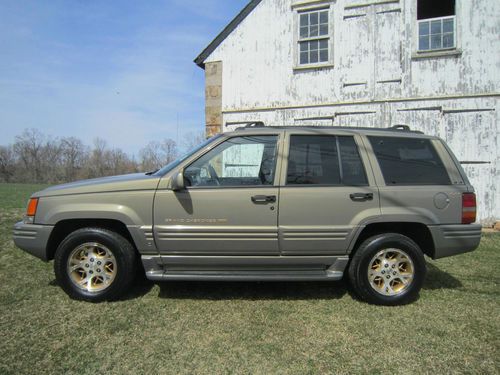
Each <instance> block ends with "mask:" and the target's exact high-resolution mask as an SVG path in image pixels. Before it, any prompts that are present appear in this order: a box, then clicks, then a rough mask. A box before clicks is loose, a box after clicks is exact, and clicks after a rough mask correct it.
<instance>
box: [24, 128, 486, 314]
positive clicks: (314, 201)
mask: <svg viewBox="0 0 500 375" xmlns="http://www.w3.org/2000/svg"><path fill="white" fill-rule="evenodd" d="M475 218H476V201H475V194H474V189H473V187H472V186H471V185H470V183H469V181H468V179H467V176H466V175H465V173H464V171H463V169H462V168H461V166H460V163H459V162H458V161H457V160H456V158H455V157H454V155H453V153H452V152H451V151H450V149H449V148H448V147H447V145H446V144H445V143H444V142H443V141H442V140H441V139H439V138H436V137H431V136H427V135H424V134H422V133H420V132H414V131H411V130H410V129H409V128H407V127H395V128H389V129H364V128H331V127H328V128H325V127H310V128H307V127H265V128H262V127H256V126H253V127H245V128H242V129H238V130H236V131H234V132H231V133H225V134H221V135H218V136H216V137H214V138H212V139H210V140H208V141H207V142H205V143H203V144H202V145H200V146H199V147H198V148H197V149H195V150H194V151H192V152H190V153H189V154H187V155H185V156H184V157H182V158H180V159H178V160H176V161H174V162H173V163H171V164H169V165H167V166H165V167H164V168H162V169H160V170H158V171H156V172H150V173H146V174H133V175H126V176H117V177H108V178H101V179H96V180H89V181H80V182H75V183H71V184H66V185H59V186H55V187H51V188H48V189H46V190H43V191H41V192H38V193H35V194H33V196H32V197H31V199H30V201H29V204H28V209H27V213H26V216H25V218H24V220H23V221H22V222H20V223H18V224H16V225H15V227H14V241H15V243H16V245H17V246H18V247H20V248H21V249H23V250H25V251H27V252H29V253H31V254H33V255H35V256H37V257H38V258H41V259H42V260H44V261H49V260H52V259H54V269H55V275H56V278H57V281H58V282H59V284H60V285H61V286H62V288H63V289H64V290H65V291H66V293H68V294H69V295H70V296H71V297H73V298H76V299H82V300H86V301H102V300H110V299H116V298H118V297H120V296H121V295H122V294H123V293H125V292H126V291H127V290H128V289H129V288H130V286H131V283H132V282H133V279H134V275H135V274H136V272H135V271H136V268H137V267H138V266H139V265H140V263H139V262H138V260H139V259H140V260H141V262H142V266H143V268H144V270H145V273H146V276H147V278H148V279H150V280H154V281H163V280H207V281H208V280H218V281H219V280H228V281H240V280H245V281H285V280H286V281H303V280H308V281H309V280H311V281H313V280H315V281H316V280H339V279H341V278H342V277H343V276H344V274H346V276H347V277H348V279H349V281H350V284H351V286H352V288H353V290H354V291H355V292H356V294H357V295H359V297H360V298H361V299H363V300H365V301H368V302H370V303H375V304H382V305H399V304H404V303H408V302H410V301H412V300H413V299H414V298H415V297H416V296H417V294H418V292H419V290H420V288H421V286H422V283H423V281H424V277H425V273H426V265H425V260H424V254H425V255H427V256H429V257H431V258H433V259H438V258H443V257H447V256H450V255H456V254H460V253H464V252H468V251H472V250H474V249H476V248H477V246H478V245H479V241H480V239H481V226H480V225H478V224H473V223H474V222H475Z"/></svg>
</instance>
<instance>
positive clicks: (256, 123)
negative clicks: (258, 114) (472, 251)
mask: <svg viewBox="0 0 500 375" xmlns="http://www.w3.org/2000/svg"><path fill="white" fill-rule="evenodd" d="M228 125H229V126H230V125H245V126H240V127H239V128H236V130H242V129H254V128H265V127H266V124H264V122H262V121H241V122H227V123H226V126H228Z"/></svg>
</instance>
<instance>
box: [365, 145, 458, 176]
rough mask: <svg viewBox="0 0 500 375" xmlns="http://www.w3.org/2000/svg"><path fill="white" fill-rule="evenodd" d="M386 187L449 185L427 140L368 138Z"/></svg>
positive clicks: (441, 163)
mask: <svg viewBox="0 0 500 375" xmlns="http://www.w3.org/2000/svg"><path fill="white" fill-rule="evenodd" d="M368 139H369V140H370V143H371V144H372V147H373V151H374V152H375V155H376V157H377V159H378V163H379V165H380V169H381V170H382V174H383V175H384V179H385V183H386V184H387V185H450V184H451V181H450V178H449V176H448V172H447V171H446V168H445V167H444V165H443V162H442V161H441V159H440V158H439V155H438V153H437V152H436V149H435V148H434V146H433V145H432V143H431V141H430V140H429V139H419V138H398V137H368Z"/></svg>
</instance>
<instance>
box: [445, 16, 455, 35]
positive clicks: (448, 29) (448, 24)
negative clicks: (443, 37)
mask: <svg viewBox="0 0 500 375" xmlns="http://www.w3.org/2000/svg"><path fill="white" fill-rule="evenodd" d="M454 21H455V20H454V19H453V18H451V19H448V20H443V33H452V32H453V31H454V30H453V24H454V23H455V22H454Z"/></svg>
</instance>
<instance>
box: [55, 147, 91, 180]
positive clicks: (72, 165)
mask: <svg viewBox="0 0 500 375" xmlns="http://www.w3.org/2000/svg"><path fill="white" fill-rule="evenodd" d="M61 148H62V150H61V158H62V166H63V169H64V180H65V181H73V180H76V179H77V178H78V177H79V174H80V173H81V171H82V169H83V167H84V165H85V163H86V162H87V160H88V158H89V149H88V147H87V146H85V145H84V144H83V142H82V141H81V140H80V139H78V138H75V137H69V138H63V139H62V140H61Z"/></svg>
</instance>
